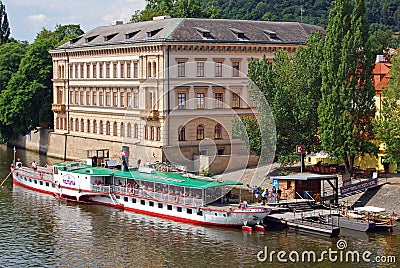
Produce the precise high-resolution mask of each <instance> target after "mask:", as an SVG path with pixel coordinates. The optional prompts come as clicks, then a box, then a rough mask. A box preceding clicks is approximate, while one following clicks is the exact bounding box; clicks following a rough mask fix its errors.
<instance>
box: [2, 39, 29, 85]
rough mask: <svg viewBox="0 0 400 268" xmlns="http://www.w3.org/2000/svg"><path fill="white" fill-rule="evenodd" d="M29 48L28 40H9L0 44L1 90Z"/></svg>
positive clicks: (16, 69)
mask: <svg viewBox="0 0 400 268" xmlns="http://www.w3.org/2000/svg"><path fill="white" fill-rule="evenodd" d="M27 48H28V44H27V43H26V42H16V41H15V42H9V43H5V44H3V45H0V92H1V91H3V90H4V89H5V88H6V86H7V83H8V81H9V80H10V79H11V76H12V74H13V73H16V72H17V71H18V67H19V63H20V61H21V59H22V57H23V56H24V55H25V53H26V51H27Z"/></svg>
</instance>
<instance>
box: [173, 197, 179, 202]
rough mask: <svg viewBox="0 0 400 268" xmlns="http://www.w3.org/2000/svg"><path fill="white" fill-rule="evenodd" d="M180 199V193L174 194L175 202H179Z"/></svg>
mask: <svg viewBox="0 0 400 268" xmlns="http://www.w3.org/2000/svg"><path fill="white" fill-rule="evenodd" d="M178 201H179V196H178V195H175V196H174V202H175V203H178Z"/></svg>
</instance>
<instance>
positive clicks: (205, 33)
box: [194, 27, 214, 39]
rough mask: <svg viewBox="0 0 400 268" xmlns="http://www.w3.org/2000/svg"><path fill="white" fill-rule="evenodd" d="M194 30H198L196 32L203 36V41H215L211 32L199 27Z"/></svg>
mask: <svg viewBox="0 0 400 268" xmlns="http://www.w3.org/2000/svg"><path fill="white" fill-rule="evenodd" d="M194 29H196V31H197V32H199V33H200V34H201V35H202V37H203V39H214V37H213V36H212V35H211V32H210V31H209V30H206V29H203V28H199V27H194Z"/></svg>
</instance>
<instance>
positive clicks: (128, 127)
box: [126, 123, 132, 138]
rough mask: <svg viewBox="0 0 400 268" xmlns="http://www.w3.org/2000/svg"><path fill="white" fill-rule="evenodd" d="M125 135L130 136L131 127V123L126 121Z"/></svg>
mask: <svg viewBox="0 0 400 268" xmlns="http://www.w3.org/2000/svg"><path fill="white" fill-rule="evenodd" d="M126 136H127V137H129V138H130V137H132V128H131V123H128V125H127V133H126Z"/></svg>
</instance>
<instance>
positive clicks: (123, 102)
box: [119, 92, 125, 107]
mask: <svg viewBox="0 0 400 268" xmlns="http://www.w3.org/2000/svg"><path fill="white" fill-rule="evenodd" d="M119 94H120V95H119V97H120V102H119V106H120V107H124V106H125V93H124V92H121V93H119Z"/></svg>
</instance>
